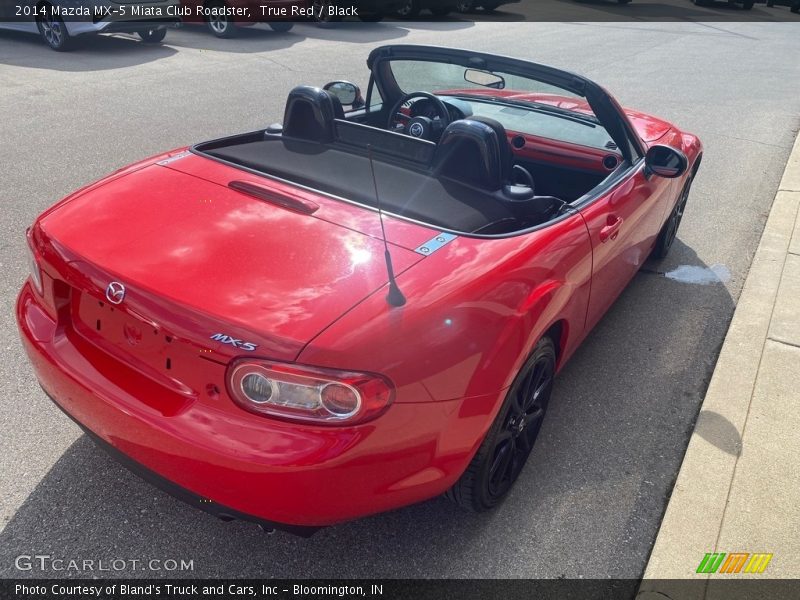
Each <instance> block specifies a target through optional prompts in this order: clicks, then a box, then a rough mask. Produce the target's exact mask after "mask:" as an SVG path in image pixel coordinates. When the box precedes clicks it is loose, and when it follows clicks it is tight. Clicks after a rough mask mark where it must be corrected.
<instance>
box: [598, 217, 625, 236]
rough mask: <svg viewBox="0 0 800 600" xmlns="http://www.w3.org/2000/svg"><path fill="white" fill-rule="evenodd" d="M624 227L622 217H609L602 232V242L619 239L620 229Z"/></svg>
mask: <svg viewBox="0 0 800 600" xmlns="http://www.w3.org/2000/svg"><path fill="white" fill-rule="evenodd" d="M621 226H622V217H618V216H616V215H608V221H606V226H605V227H603V228H602V229H601V230H600V241H601V242H602V243H606V242H607V241H608V240H615V239H617V235H619V228H620V227H621Z"/></svg>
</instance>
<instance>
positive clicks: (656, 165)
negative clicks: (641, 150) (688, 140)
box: [644, 145, 689, 179]
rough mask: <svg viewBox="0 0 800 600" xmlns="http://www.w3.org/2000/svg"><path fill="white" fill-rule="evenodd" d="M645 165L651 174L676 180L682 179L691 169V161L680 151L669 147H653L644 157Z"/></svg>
mask: <svg viewBox="0 0 800 600" xmlns="http://www.w3.org/2000/svg"><path fill="white" fill-rule="evenodd" d="M644 164H645V166H646V167H647V170H648V171H649V172H650V173H655V174H656V175H658V176H659V177H666V178H668V179H674V178H675V177H680V176H681V175H683V174H684V173H685V172H686V169H687V168H688V167H689V159H687V158H686V155H685V154H684V153H683V152H681V151H680V150H676V149H675V148H671V147H669V146H660V145H656V146H651V147H650V149H649V150H648V151H647V154H646V155H645V157H644Z"/></svg>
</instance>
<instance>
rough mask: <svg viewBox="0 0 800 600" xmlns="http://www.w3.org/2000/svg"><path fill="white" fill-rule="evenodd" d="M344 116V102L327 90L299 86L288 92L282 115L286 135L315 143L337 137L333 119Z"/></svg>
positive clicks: (330, 140)
mask: <svg viewBox="0 0 800 600" xmlns="http://www.w3.org/2000/svg"><path fill="white" fill-rule="evenodd" d="M343 118H344V109H343V108H342V104H341V102H339V99H338V98H337V97H336V96H334V95H333V94H330V93H328V92H327V91H325V90H323V89H320V88H317V87H311V86H308V85H300V86H297V87H296V88H294V89H293V90H292V91H291V92H289V97H288V99H287V100H286V111H285V113H284V116H283V135H284V136H285V137H289V138H296V139H300V140H308V141H312V142H320V143H330V142H333V141H334V139H336V128H335V124H334V121H335V120H336V119H343Z"/></svg>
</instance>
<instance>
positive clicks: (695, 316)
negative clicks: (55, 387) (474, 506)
mask: <svg viewBox="0 0 800 600" xmlns="http://www.w3.org/2000/svg"><path fill="white" fill-rule="evenodd" d="M687 265H688V266H693V267H698V268H700V267H705V266H706V265H704V264H703V263H702V261H701V260H700V259H699V257H698V256H697V255H696V254H695V252H694V251H693V250H692V249H691V248H689V247H687V246H686V245H684V244H683V243H681V241H680V240H676V242H675V244H674V246H673V248H672V252H671V254H670V257H669V259H667V260H665V261H661V262H659V263H647V264H645V265H644V269H643V270H642V271H640V273H639V274H638V275H637V276H636V277H635V278H634V279H633V281H632V282H631V283H630V285H629V286H628V287H627V288H626V290H625V291H624V292H623V293H622V295H621V296H620V298H619V299H618V300H617V302H616V303H615V304H614V306H613V307H612V308H611V310H610V311H609V312H608V313H607V314H606V316H605V317H604V318H603V319H602V321H601V322H600V323H599V324H598V325H597V327H596V328H595V329H594V331H593V332H592V333H591V334H590V335H589V336H588V338H587V339H586V340H585V341H584V343H583V344H582V345H581V347H580V348H579V349H578V351H577V352H576V353H575V355H574V356H573V358H572V359H571V360H570V362H569V363H568V364H567V365H566V366H565V367H564V368H563V370H562V372H561V373H560V375H559V377H558V379H557V383H556V386H555V390H554V394H553V398H552V401H551V406H550V410H549V413H548V417H547V419H545V422H544V425H543V428H542V432H541V435H540V438H539V441H538V442H537V445H536V448H535V449H534V453H533V455H532V456H531V458H530V460H529V461H528V464H527V465H526V467H525V469H524V471H523V473H522V475H521V476H520V479H519V480H518V482H517V485H516V486H515V488H514V489H513V490H512V492H511V494H510V496H509V497H508V498H507V500H506V501H505V502H504V503H503V504H502V505H501V506H499V507H498V508H497V509H496V510H494V511H491V512H488V513H483V514H480V515H476V514H472V513H469V512H466V511H464V510H462V509H460V508H458V507H456V506H454V505H452V504H451V503H450V502H448V501H447V500H445V499H443V498H436V499H433V500H430V501H427V502H423V503H420V504H417V505H414V506H410V507H407V508H403V509H400V510H396V511H392V512H389V513H384V514H380V515H376V516H372V517H368V518H364V519H360V520H357V521H353V522H350V523H344V524H341V525H337V526H334V527H330V528H326V529H323V530H321V531H319V532H318V533H316V534H315V535H314V536H313V537H311V538H309V539H303V538H298V537H295V536H293V535H290V534H287V533H283V532H280V531H279V532H276V533H274V534H273V535H265V534H264V533H263V532H262V531H261V530H260V529H258V527H256V526H255V525H253V524H250V523H242V522H230V523H225V522H222V521H219V520H217V519H216V518H214V517H211V516H210V515H207V514H205V513H203V512H201V511H198V510H195V509H193V508H190V507H189V506H187V505H184V504H183V503H181V502H179V501H177V500H175V499H173V498H171V497H170V496H168V495H166V494H164V493H162V492H161V491H159V490H157V489H156V488H153V487H151V486H150V485H149V484H147V483H145V482H144V481H142V480H140V479H138V478H137V477H136V476H134V475H132V474H131V473H129V472H128V471H127V470H125V469H124V468H123V467H121V466H119V465H118V464H117V463H116V462H114V461H113V460H112V459H111V458H109V457H108V456H107V455H106V454H105V453H104V452H103V451H102V450H100V449H98V448H96V447H95V446H94V444H93V443H92V442H91V441H90V440H89V439H88V438H87V437H86V436H80V437H78V439H77V440H76V441H75V442H74V443H73V444H72V445H71V446H70V447H69V448H68V449H67V450H66V451H65V452H64V453H63V455H62V456H61V458H60V459H59V460H58V461H57V462H56V463H55V464H54V465H53V467H52V468H51V469H50V471H49V472H48V473H47V474H46V475H45V476H44V477H43V478H42V480H41V481H40V482H39V484H38V485H37V486H36V487H35V489H34V490H33V492H32V493H31V494H30V495H29V496H28V497H27V499H26V500H25V501H24V503H23V504H22V505H21V507H20V508H19V510H17V511H16V513H15V514H14V516H13V517H12V518H11V519H10V520H9V521H8V522H7V523H6V525H5V528H4V529H3V531H2V532H1V533H0V549H1V550H2V551H1V552H0V553H2V554H5V555H7V556H8V560H4V561H0V576H2V577H37V576H38V577H42V576H59V577H60V576H64V574H63V573H58V572H46V573H42V572H40V571H35V572H31V571H25V572H20V571H18V570H17V569H16V568H15V567H14V561H13V557H14V556H16V555H18V554H23V553H31V551H33V550H35V551H37V552H42V553H48V554H52V555H54V556H61V557H64V558H73V557H74V558H80V559H83V558H95V559H100V558H103V557H108V554H109V552H112V550H111V549H113V554H114V557H119V558H124V559H127V560H130V559H140V560H149V559H160V560H163V559H167V558H171V559H175V560H180V559H184V560H192V561H193V565H194V570H192V571H186V572H169V573H164V572H163V571H137V572H135V573H132V572H131V571H130V570H125V571H121V572H119V573H103V574H100V575H103V576H106V575H112V576H113V575H120V576H123V575H124V576H131V575H135V576H137V577H160V576H163V575H165V574H166V575H169V576H175V577H198V576H201V577H223V576H224V577H278V578H280V577H285V578H292V577H297V576H298V575H299V574H302V576H303V577H313V578H340V577H351V578H356V577H364V578H367V577H398V576H417V577H470V578H492V577H519V576H521V575H524V576H526V577H534V578H535V577H612V578H614V577H628V578H630V577H638V576H640V575H641V572H638V573H636V572H634V573H631V572H622V571H621V568H622V567H620V565H631V564H637V565H640V566H641V568H642V569H643V568H644V561H645V560H646V557H647V556H648V555H649V551H650V547H651V545H652V543H653V540H654V539H655V535H656V532H657V528H658V524H659V522H660V520H661V515H662V514H663V510H664V505H665V503H666V500H667V499H668V497H669V495H670V493H671V490H672V486H673V484H674V479H675V477H676V474H677V472H678V469H679V467H680V464H681V461H682V458H683V453H684V451H685V448H686V444H687V441H688V438H689V436H690V434H691V431H692V429H693V426H694V424H695V421H696V419H697V416H698V411H699V407H700V404H701V401H702V398H703V396H704V394H705V390H706V387H707V386H708V382H709V380H710V377H711V374H712V372H713V368H714V364H715V362H716V357H717V354H718V352H719V348H720V347H721V344H722V341H723V339H724V336H725V332H726V330H727V325H728V322H729V319H730V317H731V316H732V313H733V309H734V302H733V299H732V298H731V295H730V293H729V292H728V289H727V287H726V285H724V283H723V282H722V281H717V282H714V281H713V280H712V281H711V282H710V283H706V284H699V283H690V282H684V281H681V280H678V279H675V278H671V277H669V276H667V274H669V273H671V272H673V271H679V269H677V268H678V267H680V266H687ZM718 271H719V270H718ZM718 271H713V272H718ZM712 315H713V316H714V317H715V318H711V317H712ZM718 315H725V317H726V318H718ZM654 364H655V365H658V368H650V366H651V365H654ZM50 409H51V410H53V411H57V409H56V408H55V407H51V408H50ZM59 418H62V417H59ZM706 422H707V423H708V424H710V425H717V427H716V429H717V430H718V431H719V430H720V429H721V430H722V436H721V437H720V436H719V435H717V434H714V435H716V437H715V438H714V439H715V442H716V443H719V444H722V445H723V446H724V447H725V448H727V449H728V450H731V451H735V449H736V448H737V441H736V440H735V439H734V438H732V437H731V435H730V431H729V428H725V427H722V428H720V427H719V425H720V424H719V423H716V422H713V423H712V422H711V421H710V420H708V419H706ZM63 426H64V427H74V425H73V424H71V423H70V422H69V421H68V420H67V419H66V417H63ZM712 429H713V428H712ZM77 431H78V430H77V429H76V432H77ZM706 431H707V432H708V431H710V429H709V428H706ZM708 435H711V434H710V433H709V434H708ZM580 515H586V516H587V518H580ZM487 549H491V551H488V550H487ZM332 557H335V559H332ZM535 565H538V567H536V566H535ZM548 565H549V566H548ZM536 568H538V569H540V570H541V571H536V570H534V569H536ZM94 574H97V573H94ZM73 575H74V574H73ZM83 575H84V576H87V575H89V576H90V575H93V573H83Z"/></svg>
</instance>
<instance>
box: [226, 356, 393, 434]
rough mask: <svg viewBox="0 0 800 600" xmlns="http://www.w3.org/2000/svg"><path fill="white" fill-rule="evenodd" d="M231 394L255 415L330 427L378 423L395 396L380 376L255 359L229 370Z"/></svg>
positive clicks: (245, 361) (242, 361) (233, 366)
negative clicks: (368, 422)
mask: <svg viewBox="0 0 800 600" xmlns="http://www.w3.org/2000/svg"><path fill="white" fill-rule="evenodd" d="M228 391H229V393H230V395H231V397H232V398H233V400H234V401H235V402H236V404H238V405H239V406H241V407H242V408H244V409H245V410H248V411H250V412H253V413H256V414H262V415H267V416H272V417H279V418H284V419H291V420H295V421H308V422H315V423H321V424H326V425H353V424H356V423H363V422H364V421H369V420H370V419H374V418H375V417H377V416H378V415H380V414H381V413H382V412H383V411H385V410H386V409H387V408H388V407H389V405H390V404H391V402H392V399H393V397H394V389H393V387H392V385H391V383H389V381H388V380H386V379H385V378H383V377H381V376H379V375H374V374H368V373H354V372H352V371H335V370H331V369H319V368H316V367H305V366H298V365H293V364H284V363H276V362H271V361H261V360H252V359H247V360H240V361H237V362H234V363H233V364H232V365H231V366H230V368H229V371H228Z"/></svg>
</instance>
